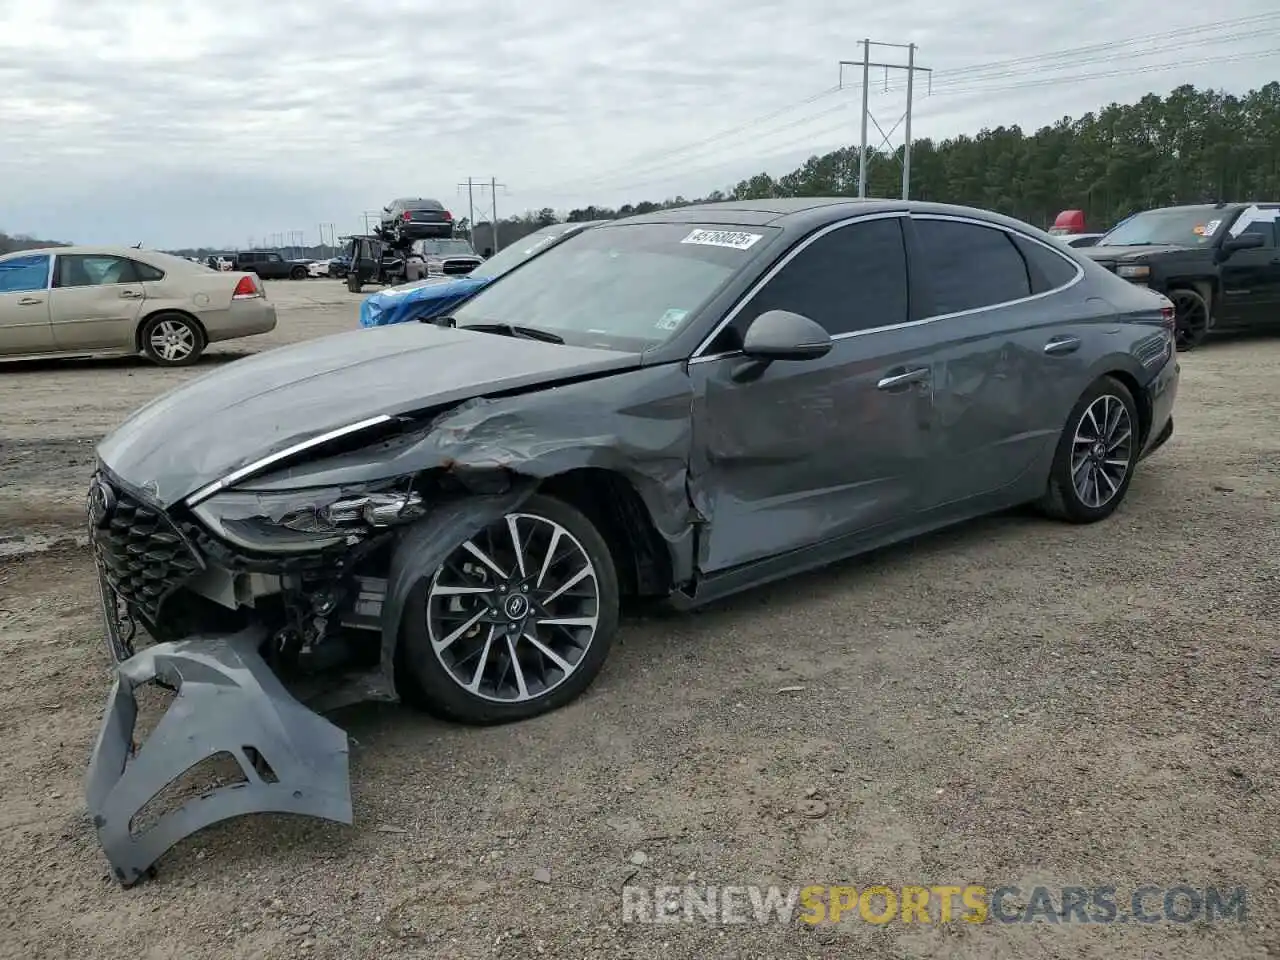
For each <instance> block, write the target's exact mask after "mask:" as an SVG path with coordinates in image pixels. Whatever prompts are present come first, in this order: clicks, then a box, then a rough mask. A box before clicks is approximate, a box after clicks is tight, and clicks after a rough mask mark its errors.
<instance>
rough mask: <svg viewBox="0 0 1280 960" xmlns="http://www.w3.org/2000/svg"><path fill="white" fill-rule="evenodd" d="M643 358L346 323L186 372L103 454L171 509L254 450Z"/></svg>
mask: <svg viewBox="0 0 1280 960" xmlns="http://www.w3.org/2000/svg"><path fill="white" fill-rule="evenodd" d="M639 365H640V357H639V355H638V354H628V353H620V352H617V351H613V350H597V349H591V348H587V347H574V346H567V345H562V344H554V343H542V342H538V341H534V340H522V339H515V338H512V337H506V336H501V335H498V334H492V333H473V332H468V331H465V330H454V329H448V328H443V327H436V326H433V325H430V324H418V323H414V324H404V325H399V326H394V327H388V328H385V329H377V330H353V331H351V332H349V333H340V334H337V335H335V336H330V337H323V338H321V339H317V340H311V341H307V342H305V343H300V344H296V345H293V346H288V347H281V348H278V349H275V350H268V351H265V352H263V353H259V354H256V355H255V356H252V357H247V358H245V359H243V360H237V361H234V362H232V363H230V364H228V365H227V366H226V367H223V368H222V369H220V370H215V371H213V372H212V373H208V374H206V375H204V376H202V377H200V378H198V379H196V380H193V381H191V382H190V383H187V384H185V385H183V386H181V387H179V388H178V389H176V390H173V391H171V392H170V393H167V394H165V395H163V396H161V397H159V398H157V399H155V400H153V401H152V402H151V403H149V404H147V405H146V406H145V407H143V408H142V409H141V410H139V411H137V412H136V413H135V414H133V416H131V417H130V418H129V419H128V420H126V421H125V422H124V423H123V424H121V425H120V426H119V427H118V428H117V429H116V430H115V431H113V432H112V433H110V434H109V435H108V436H107V437H106V438H105V439H104V440H103V441H102V442H101V443H100V444H99V445H98V457H99V459H100V460H101V461H102V463H103V464H104V465H105V466H106V467H107V469H109V470H110V471H111V472H112V473H113V474H115V475H116V476H117V477H118V478H119V479H120V480H122V481H124V482H125V483H126V484H128V485H130V486H132V487H134V488H136V489H137V490H139V491H142V492H144V493H147V494H149V495H150V496H151V497H152V498H153V499H154V500H156V501H157V502H158V503H159V504H160V505H161V506H164V507H168V506H171V505H172V504H174V503H176V502H177V501H178V500H181V499H182V498H183V497H186V496H188V495H189V494H191V493H193V492H194V491H196V490H197V489H199V488H200V487H202V486H204V485H206V484H209V483H212V482H214V481H215V480H219V479H221V478H222V477H224V476H226V475H227V474H228V473H230V472H232V471H233V470H237V469H239V468H241V467H243V466H246V465H248V464H250V463H252V462H253V461H255V460H257V459H259V458H261V457H264V456H267V455H270V454H272V453H275V452H278V451H280V450H283V449H285V448H287V447H290V446H292V445H294V444H296V443H298V442H300V441H303V440H306V439H308V438H310V437H315V436H319V435H320V434H323V433H327V432H329V431H332V430H335V429H339V428H341V427H344V426H348V425H350V424H353V423H357V422H359V421H361V420H365V419H368V418H370V417H374V416H377V415H380V414H390V415H396V414H400V413H407V412H411V411H414V410H423V409H427V408H431V407H436V406H450V405H453V404H455V403H460V402H462V401H464V400H469V399H471V398H473V397H477V396H482V395H484V394H486V393H490V392H495V391H506V390H513V389H521V388H524V387H530V386H536V385H538V384H540V383H549V382H553V381H555V380H557V379H562V378H566V377H573V376H580V375H583V374H590V373H600V372H607V371H611V370H625V369H629V368H634V367H638V366H639Z"/></svg>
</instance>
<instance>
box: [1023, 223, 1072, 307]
mask: <svg viewBox="0 0 1280 960" xmlns="http://www.w3.org/2000/svg"><path fill="white" fill-rule="evenodd" d="M1013 245H1014V246H1015V247H1017V248H1018V252H1019V253H1021V254H1022V258H1023V259H1024V260H1025V261H1026V262H1027V273H1028V274H1029V275H1030V277H1031V292H1032V293H1048V292H1049V291H1050V290H1057V289H1058V288H1059V287H1065V286H1066V285H1067V284H1068V283H1070V282H1071V281H1072V280H1074V279H1075V278H1076V277H1077V276H1078V275H1079V273H1080V268H1079V266H1077V265H1076V264H1075V263H1074V262H1073V261H1069V260H1068V259H1067V258H1066V257H1064V256H1062V255H1061V254H1059V253H1054V252H1053V251H1052V250H1050V249H1049V248H1048V247H1046V246H1045V245H1044V244H1042V243H1036V242H1035V241H1034V240H1032V239H1031V238H1029V237H1022V236H1019V235H1017V234H1013Z"/></svg>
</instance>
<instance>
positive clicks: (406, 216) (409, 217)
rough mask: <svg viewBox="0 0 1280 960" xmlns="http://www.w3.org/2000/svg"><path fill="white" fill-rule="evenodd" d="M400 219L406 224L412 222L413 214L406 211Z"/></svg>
mask: <svg viewBox="0 0 1280 960" xmlns="http://www.w3.org/2000/svg"><path fill="white" fill-rule="evenodd" d="M400 219H401V220H403V221H404V222H405V223H408V222H409V221H410V220H412V219H413V214H412V213H410V212H409V211H408V210H406V211H405V212H404V213H403V214H402V215H401V216H400Z"/></svg>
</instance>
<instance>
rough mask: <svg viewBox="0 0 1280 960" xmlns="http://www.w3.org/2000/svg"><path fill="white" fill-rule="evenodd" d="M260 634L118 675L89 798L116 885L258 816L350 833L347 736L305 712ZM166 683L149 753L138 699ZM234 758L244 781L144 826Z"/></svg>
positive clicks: (230, 638) (164, 656) (190, 648)
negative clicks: (295, 817) (168, 798)
mask: <svg viewBox="0 0 1280 960" xmlns="http://www.w3.org/2000/svg"><path fill="white" fill-rule="evenodd" d="M264 639H265V633H264V632H263V631H262V630H260V629H250V630H245V631H242V632H240V633H236V634H231V635H224V636H196V637H191V638H189V639H186V640H182V641H180V642H177V643H162V644H157V645H156V646H152V647H147V648H146V649H144V650H142V651H140V652H139V653H137V654H135V655H133V656H131V657H129V659H127V660H125V661H123V662H122V663H120V664H119V665H118V667H117V677H116V681H115V684H114V686H113V688H112V690H111V695H110V697H109V699H108V701H107V708H106V713H105V715H104V716H103V719H102V728H101V730H100V731H99V734H98V741H97V744H96V745H95V747H94V752H93V758H92V760H91V761H90V765H89V773H88V777H87V780H86V784H85V795H86V800H87V801H88V807H89V813H90V814H91V815H92V817H93V822H94V826H95V827H96V828H97V831H98V840H99V842H100V843H101V844H102V848H103V850H104V852H105V853H106V856H107V860H108V861H109V862H110V864H111V868H112V871H113V873H114V874H115V876H116V878H117V879H118V880H119V881H120V882H121V883H122V884H124V885H126V886H129V885H132V884H133V883H136V882H137V881H138V880H140V879H142V878H143V877H145V876H146V875H147V874H148V872H149V871H150V869H151V867H152V866H153V865H154V864H155V862H156V861H157V860H158V859H159V858H160V857H161V856H162V855H163V854H164V852H165V851H166V850H168V849H169V848H170V847H172V846H173V845H174V844H175V843H177V842H178V841H180V840H182V839H183V838H185V837H188V836H190V835H191V834H193V833H195V832H197V831H198V830H201V829H203V828H204V827H207V826H209V825H210V824H212V823H216V822H218V821H219V820H226V819H228V818H231V817H237V816H241V815H243V814H248V813H295V814H303V815H307V816H312V817H319V818H322V819H325V820H332V821H336V822H338V823H345V824H350V823H351V821H352V811H351V787H350V780H349V778H348V770H347V761H348V756H347V754H348V742H347V735H346V733H344V732H343V731H342V730H340V729H338V728H337V727H336V726H334V725H333V724H332V723H330V722H329V721H328V720H325V719H324V718H323V717H321V716H319V715H318V714H315V713H313V712H312V711H310V710H308V709H307V708H306V707H304V706H303V705H302V704H301V703H299V702H298V701H297V700H296V699H294V697H293V696H292V695H291V694H290V693H289V692H288V691H287V690H286V689H285V688H284V685H283V684H282V683H281V682H280V680H279V678H277V677H276V675H275V674H274V673H273V672H272V670H271V668H270V667H269V666H268V665H267V663H266V661H265V660H263V659H262V657H261V656H260V655H259V653H258V650H259V648H260V646H261V644H262V642H263V640H264ZM156 681H158V682H160V683H162V684H164V685H166V686H168V687H170V688H172V689H175V690H176V691H177V695H176V697H175V698H174V700H173V702H172V704H171V705H170V706H169V709H168V710H167V711H166V712H165V714H164V716H163V717H161V719H160V721H159V723H158V724H157V725H156V727H155V729H154V731H153V732H152V733H151V735H150V736H149V737H147V739H146V741H145V743H142V744H141V745H136V744H135V743H134V740H133V737H134V733H135V726H136V722H137V717H138V704H137V700H136V698H135V691H136V690H137V689H138V688H139V687H140V686H142V685H144V684H147V683H151V682H156ZM217 754H230V756H231V757H232V758H234V760H235V762H236V764H237V765H238V766H239V767H240V769H241V771H242V772H243V774H244V778H245V779H244V781H243V782H240V783H234V784H229V785H226V786H218V787H214V788H213V789H210V790H207V791H205V792H203V793H201V794H200V795H199V796H196V797H193V798H192V799H189V800H188V801H187V802H186V803H184V804H183V805H182V806H181V807H179V808H178V809H176V810H172V811H169V812H166V813H163V814H161V815H160V817H159V819H158V820H156V822H155V823H154V825H152V826H150V827H149V828H148V829H145V830H141V831H140V832H138V831H136V827H135V824H134V822H133V821H134V819H135V818H136V817H137V815H138V814H139V813H140V812H141V811H142V810H143V808H144V807H146V805H147V804H148V802H149V801H151V800H152V799H153V798H155V797H156V796H157V795H158V794H160V793H161V792H162V791H163V790H164V789H165V787H166V786H168V785H169V784H170V783H172V782H173V781H175V780H177V779H178V778H180V777H181V776H182V775H183V774H184V773H186V772H187V771H188V770H190V769H191V768H192V767H194V766H195V765H197V764H198V763H200V762H201V761H203V760H206V759H208V758H210V757H212V756H214V755H217Z"/></svg>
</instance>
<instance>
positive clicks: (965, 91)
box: [626, 49, 1280, 189]
mask: <svg viewBox="0 0 1280 960" xmlns="http://www.w3.org/2000/svg"><path fill="white" fill-rule="evenodd" d="M1277 55H1280V49H1269V50H1256V51H1249V52H1246V53H1240V54H1233V55H1229V56H1220V57H1205V58H1202V59H1199V60H1178V61H1176V62H1173V63H1161V64H1147V65H1145V66H1138V67H1132V68H1127V69H1124V70H1109V71H1103V72H1097V73H1084V74H1077V75H1072V76H1063V77H1046V78H1042V79H1039V80H1022V81H1019V82H1017V83H1010V84H1005V85H995V86H991V85H984V84H974V85H972V86H963V87H959V88H956V89H946V90H942V91H937V90H935V91H934V96H935V97H951V96H967V97H969V98H971V99H974V100H977V99H980V98H982V97H986V96H987V95H988V94H990V93H993V92H1000V91H1006V90H1022V89H1025V88H1027V87H1046V86H1056V85H1060V84H1066V83H1082V82H1086V81H1091V80H1103V79H1110V78H1114V77H1127V76H1132V75H1134V74H1146V73H1158V72H1162V71H1166V70H1176V69H1180V68H1183V67H1188V66H1204V65H1210V64H1229V63H1238V62H1243V61H1245V60H1255V59H1259V58H1266V57H1274V56H1277ZM844 106H845V105H844V104H841V105H840V107H839V109H843V108H844ZM948 109H952V107H951V106H950V105H949V106H948ZM827 112H832V111H824V113H827ZM925 112H927V108H925ZM820 116H822V114H817V115H815V116H812V117H804V118H802V119H801V120H800V121H797V122H796V123H804V122H811V121H813V120H816V119H819V117H820ZM794 125H795V124H788V125H787V126H794ZM848 128H849V126H848V121H843V122H841V123H839V124H837V125H831V126H828V127H826V128H825V129H823V130H820V131H815V132H814V133H813V134H812V136H811V137H809V138H806V139H810V140H820V139H821V138H823V137H827V136H831V135H834V134H836V133H838V132H840V131H847V130H848ZM785 129H786V127H780V128H778V129H777V130H774V131H771V132H770V133H767V134H766V135H765V136H766V137H772V136H774V135H776V134H778V133H782V132H784V130H785ZM891 132H892V131H891ZM779 146H781V145H780V144H779ZM786 152H787V153H791V152H793V151H792V150H791V149H788V150H786ZM780 154H781V151H775V152H774V153H773V154H768V155H766V156H764V157H762V158H761V159H762V161H767V160H768V159H769V158H770V157H773V156H779V155H780ZM727 161H728V158H727V157H717V158H711V159H710V161H709V162H706V163H702V164H698V165H696V166H693V167H685V168H684V169H683V170H681V171H679V172H678V173H671V174H667V175H663V176H656V177H651V178H649V179H645V180H635V181H631V182H630V183H628V184H627V185H626V189H636V188H639V187H645V186H651V185H653V184H659V183H669V182H670V181H671V180H672V179H673V178H674V177H676V176H683V175H698V174H701V173H709V172H711V171H714V170H716V169H721V168H723V167H724V166H725V164H726V162H727Z"/></svg>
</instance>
